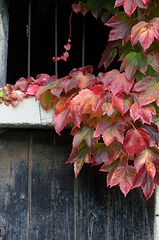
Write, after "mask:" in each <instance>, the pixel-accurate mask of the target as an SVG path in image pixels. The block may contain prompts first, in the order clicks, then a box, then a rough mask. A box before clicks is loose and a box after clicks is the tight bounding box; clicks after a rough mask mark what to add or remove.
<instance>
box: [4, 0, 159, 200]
mask: <svg viewBox="0 0 159 240" xmlns="http://www.w3.org/2000/svg"><path fill="white" fill-rule="evenodd" d="M72 9H73V11H75V12H76V13H80V12H81V13H82V14H83V15H84V16H85V15H86V14H87V12H88V11H91V12H92V14H93V16H94V17H96V18H101V20H102V22H103V23H104V24H105V25H106V26H108V27H110V28H111V29H110V33H109V39H108V43H107V45H106V48H105V50H104V52H103V54H102V58H101V61H100V63H99V68H100V67H101V66H102V65H104V67H105V70H106V69H107V68H108V67H110V64H111V63H113V61H114V59H115V58H118V60H119V61H120V62H121V65H120V68H119V69H112V70H110V71H106V72H99V73H98V75H97V76H95V75H94V74H93V66H89V65H88V66H86V67H82V68H77V69H72V70H71V72H70V73H69V74H68V76H66V77H63V78H60V79H59V78H57V77H56V76H49V75H47V74H39V75H38V76H37V77H36V79H34V78H32V77H29V78H28V79H24V78H21V79H19V80H18V81H17V82H16V84H15V85H14V86H13V85H6V86H5V87H4V88H1V89H0V103H2V102H3V101H4V103H5V104H6V105H8V104H9V103H11V104H12V105H16V104H17V103H18V101H20V100H22V99H23V98H24V97H27V96H29V95H33V96H35V98H36V99H38V100H39V101H40V103H41V105H42V106H43V107H44V108H45V109H46V110H48V109H49V108H50V107H54V108H55V114H54V116H53V123H54V128H55V130H56V132H57V133H58V134H60V132H61V131H62V130H63V129H64V128H65V126H66V125H68V124H69V126H70V127H72V130H71V135H72V136H73V143H72V151H71V153H70V157H69V159H68V161H67V163H71V164H72V163H73V164H74V171H75V175H76V176H77V175H78V174H79V172H80V170H81V169H82V166H83V165H84V163H87V164H91V165H92V166H93V165H101V171H103V172H107V186H110V187H112V186H115V185H117V184H119V186H120V189H121V191H122V192H123V194H124V195H125V196H126V195H127V193H128V192H129V191H130V190H131V189H132V188H135V187H139V186H140V187H141V188H142V190H143V192H144V195H145V197H146V199H148V198H149V197H150V196H151V195H152V193H153V190H154V188H155V186H156V185H157V186H158V185H159V149H158V143H159V132H158V126H157V125H156V124H155V122H156V119H157V116H158V113H159V68H158V65H159V41H158V40H159V16H158V13H157V10H156V9H158V10H159V4H158V3H157V1H155V0H115V1H113V0H112V1H110V0H99V1H95V0H87V1H78V3H76V4H73V5H72ZM158 12H159V11H158ZM66 50H70V45H69V49H66ZM54 60H55V59H54ZM57 60H59V59H57ZM111 65H112V64H111ZM156 66H157V67H156ZM17 90H18V91H20V92H17Z"/></svg>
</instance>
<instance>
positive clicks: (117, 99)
mask: <svg viewBox="0 0 159 240" xmlns="http://www.w3.org/2000/svg"><path fill="white" fill-rule="evenodd" d="M113 102H114V104H115V105H116V107H117V108H118V110H119V111H120V112H121V114H122V115H124V114H125V113H126V112H127V111H128V110H129V109H130V107H131V105H132V104H133V102H134V100H133V97H132V96H131V95H126V94H123V93H118V94H117V95H115V96H113Z"/></svg>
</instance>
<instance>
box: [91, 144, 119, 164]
mask: <svg viewBox="0 0 159 240" xmlns="http://www.w3.org/2000/svg"><path fill="white" fill-rule="evenodd" d="M92 154H93V158H92V165H98V164H101V163H102V162H103V163H106V164H110V163H112V161H113V158H116V153H115V151H114V149H113V148H111V147H107V146H105V144H104V143H98V144H96V145H95V147H94V148H93V150H92Z"/></svg>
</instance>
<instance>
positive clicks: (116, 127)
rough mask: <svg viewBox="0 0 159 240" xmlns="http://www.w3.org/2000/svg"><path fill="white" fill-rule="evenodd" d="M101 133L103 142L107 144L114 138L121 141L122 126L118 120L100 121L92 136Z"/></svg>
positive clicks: (122, 137)
mask: <svg viewBox="0 0 159 240" xmlns="http://www.w3.org/2000/svg"><path fill="white" fill-rule="evenodd" d="M100 135H102V137H103V140H104V143H105V144H106V145H107V146H108V145H110V144H111V143H112V142H113V141H114V138H116V139H117V140H118V141H119V142H121V143H123V139H124V127H123V124H121V123H120V122H114V123H112V124H111V123H110V122H108V121H104V122H100V123H98V125H97V128H96V131H95V133H94V137H99V136H100Z"/></svg>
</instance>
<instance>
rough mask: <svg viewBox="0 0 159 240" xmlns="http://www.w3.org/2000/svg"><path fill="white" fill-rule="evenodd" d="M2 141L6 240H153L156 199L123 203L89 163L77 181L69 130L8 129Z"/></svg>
mask: <svg viewBox="0 0 159 240" xmlns="http://www.w3.org/2000/svg"><path fill="white" fill-rule="evenodd" d="M0 139H1V142H0V144H1V147H2V148H1V150H0V223H1V221H3V222H4V224H5V227H4V229H5V233H4V236H2V240H24V239H27V240H44V239H45V240H55V239H59V240H62V239H65V240H97V239H98V240H134V239H135V240H138V239H140V240H150V239H153V220H154V195H153V196H152V197H151V198H150V199H149V200H148V201H145V198H144V196H143V193H142V191H141V189H140V188H136V189H134V190H133V191H131V192H130V193H129V194H128V195H127V197H126V198H125V197H124V196H123V194H122V193H121V191H120V190H119V188H118V187H114V188H112V189H109V188H106V174H105V173H102V172H99V171H98V170H99V167H91V166H89V165H87V164H86V165H85V166H84V168H83V169H82V171H81V173H80V174H79V176H78V177H77V179H75V178H74V173H73V166H71V165H70V164H65V162H66V161H67V159H68V156H69V153H70V150H71V141H72V137H71V136H70V135H69V130H64V131H63V132H62V137H60V136H58V135H57V134H56V133H55V132H54V130H29V129H27V130H23V129H7V130H6V131H4V132H2V133H1V134H0Z"/></svg>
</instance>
